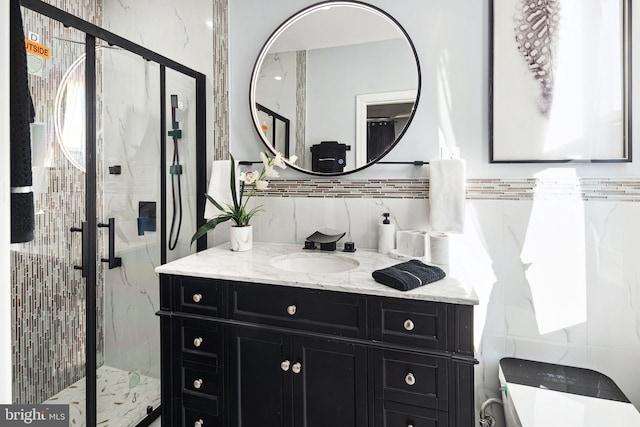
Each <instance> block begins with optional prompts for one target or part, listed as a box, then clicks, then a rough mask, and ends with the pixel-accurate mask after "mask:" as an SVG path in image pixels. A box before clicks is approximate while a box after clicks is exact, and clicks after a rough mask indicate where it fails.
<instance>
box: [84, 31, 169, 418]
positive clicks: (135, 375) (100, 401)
mask: <svg viewBox="0 0 640 427" xmlns="http://www.w3.org/2000/svg"><path fill="white" fill-rule="evenodd" d="M102 45H103V46H104V47H103V48H102V49H100V50H99V55H98V59H99V61H98V63H99V64H100V65H101V68H100V73H101V79H100V81H101V90H100V91H98V94H97V98H98V105H100V106H101V110H99V111H97V116H98V118H99V120H101V124H100V125H99V126H98V127H97V129H98V130H97V135H96V137H97V147H98V156H97V160H98V167H97V182H98V192H97V204H98V222H99V224H98V227H99V231H98V258H99V260H98V264H99V266H98V269H99V270H100V271H102V277H103V292H104V319H103V322H102V325H100V324H98V325H97V328H98V333H99V334H100V333H102V335H103V337H104V352H103V356H104V357H103V360H102V361H101V362H102V363H99V364H98V367H97V372H96V381H97V384H96V386H97V412H98V425H101V426H102V425H109V426H118V427H119V426H122V427H125V426H135V425H137V424H138V422H140V421H141V420H142V419H144V418H145V417H147V415H148V414H149V413H151V412H153V411H154V410H157V408H158V407H159V406H160V355H159V348H160V333H159V321H158V319H157V316H156V315H155V313H156V311H157V310H158V309H159V295H158V278H157V275H156V274H155V272H154V269H155V267H156V266H158V265H160V261H161V259H160V256H161V236H160V234H161V233H160V232H159V231H160V228H159V227H160V224H159V222H160V218H161V211H160V208H161V193H160V187H161V185H160V152H161V147H160V143H161V141H160V139H161V125H160V90H159V88H160V67H159V65H158V64H156V63H155V62H149V61H146V60H145V59H144V58H142V57H140V56H138V55H136V54H133V53H131V52H129V51H126V50H123V49H120V48H117V47H109V46H108V45H107V44H106V43H102ZM115 420H117V422H116V421H115ZM101 422H102V423H103V424H101Z"/></svg>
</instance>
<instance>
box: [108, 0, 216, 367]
mask: <svg viewBox="0 0 640 427" xmlns="http://www.w3.org/2000/svg"><path fill="white" fill-rule="evenodd" d="M151 3H153V4H151ZM215 5H217V6H218V7H219V5H218V4H217V3H213V2H212V1H211V0H198V1H194V2H188V3H184V2H183V3H180V2H173V1H164V0H163V1H161V2H156V1H154V2H142V1H138V0H135V1H133V0H123V1H119V2H107V3H105V7H104V23H105V24H104V26H105V28H107V29H109V30H110V31H113V32H115V33H117V34H120V35H122V36H123V37H127V38H129V39H130V40H133V41H135V42H136V43H139V44H141V45H143V46H145V47H147V48H149V49H152V50H154V51H156V52H159V53H161V54H163V55H165V56H167V57H169V58H171V59H173V60H176V61H178V62H180V63H183V64H184V65H186V66H189V67H191V68H194V69H195V70H197V71H201V72H203V73H206V74H207V80H208V83H207V84H208V85H210V84H211V81H212V74H213V73H212V72H211V71H210V69H212V68H213V63H212V62H211V56H212V46H211V40H212V32H213V31H212V29H211V28H212V27H213V26H214V22H213V17H212V14H213V7H214V6H215ZM168 16H170V17H171V18H170V19H167V17H168ZM158 22H163V23H164V24H163V25H157V23H158ZM216 25H217V24H216ZM168 34H171V37H167V35H168ZM220 43H223V41H222V40H220ZM104 79H105V81H104V85H105V88H107V87H108V88H109V90H108V91H107V90H105V127H104V133H105V141H108V143H107V144H105V156H104V161H105V165H104V166H105V167H106V166H111V165H121V167H122V174H121V175H107V176H106V177H105V192H104V204H105V218H108V217H114V218H116V230H117V231H116V251H117V256H120V257H121V258H122V267H121V268H117V269H113V270H109V271H107V273H106V278H105V363H106V364H107V365H109V366H113V367H116V368H120V369H125V370H132V371H134V370H135V371H139V372H141V373H142V374H144V375H149V376H152V377H156V378H158V377H159V374H160V359H159V352H158V348H159V345H160V341H159V340H160V333H159V322H158V319H157V316H155V312H156V311H157V310H158V309H159V296H158V277H157V275H156V274H155V272H154V268H155V267H156V266H158V265H159V264H160V232H159V231H160V226H161V223H160V217H161V214H162V212H161V205H160V203H161V200H160V166H159V164H160V150H161V145H160V144H161V140H160V108H161V107H160V99H159V90H158V88H159V85H160V81H159V67H158V65H157V64H155V63H148V62H146V61H145V60H144V59H142V58H139V57H136V56H135V55H132V54H128V53H126V52H122V51H117V50H112V51H109V52H105V71H104ZM215 85H217V86H216V88H220V87H223V86H224V83H223V82H222V83H220V82H218V81H216V82H215ZM166 88H167V105H166V106H165V107H166V113H167V117H168V119H169V120H170V118H171V109H170V104H169V100H170V96H171V95H173V94H175V95H178V101H179V102H180V103H181V104H182V107H181V109H180V111H179V113H178V116H179V120H178V121H179V128H180V129H181V130H182V138H181V139H179V140H178V145H177V148H178V153H179V164H180V165H182V172H183V174H182V175H181V178H180V187H181V191H182V218H183V219H182V224H181V226H180V237H179V239H178V243H177V245H176V248H175V250H168V251H167V261H171V260H173V259H177V258H181V257H183V256H185V255H187V254H189V253H192V252H194V251H195V247H191V245H190V240H191V236H192V235H193V233H194V232H195V230H196V227H195V218H196V214H195V198H196V190H195V188H196V182H195V178H196V176H195V113H196V111H195V108H196V103H195V80H194V79H192V78H190V77H186V76H184V75H182V74H180V73H178V72H176V71H173V70H171V69H166ZM211 92H213V89H211ZM209 108H211V105H209ZM208 111H209V113H208V114H209V116H212V115H213V113H211V110H208ZM221 120H222V119H221ZM207 124H208V125H209V122H208V123H207ZM167 128H168V129H170V128H171V123H170V122H168V123H167ZM165 149H166V155H167V163H166V164H165V165H164V166H163V167H164V168H165V169H166V170H167V179H166V186H167V187H166V188H167V194H166V197H167V198H166V201H167V210H166V213H165V215H166V217H167V229H166V231H167V236H169V234H170V230H171V218H172V216H173V212H174V209H175V211H176V212H178V211H179V209H180V208H179V204H178V203H176V205H175V208H174V205H173V203H172V184H171V175H170V174H169V173H168V171H169V167H170V166H171V163H172V159H173V155H174V149H175V147H174V143H173V140H172V138H170V137H167V143H166V146H165ZM176 188H177V180H176ZM143 201H148V202H156V203H157V204H156V218H157V219H156V227H157V228H156V230H157V231H156V232H150V231H146V232H144V234H143V235H138V227H137V218H138V209H139V203H140V202H143ZM177 225H178V224H177V223H176V229H177Z"/></svg>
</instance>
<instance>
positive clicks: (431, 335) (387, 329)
mask: <svg viewBox="0 0 640 427" xmlns="http://www.w3.org/2000/svg"><path fill="white" fill-rule="evenodd" d="M373 305H374V307H373V310H372V311H373V335H374V339H376V340H380V341H383V342H388V343H395V344H404V345H409V346H413V347H420V348H425V349H435V350H446V349H447V306H446V304H442V303H433V302H429V301H403V300H398V299H382V298H377V299H375V300H373Z"/></svg>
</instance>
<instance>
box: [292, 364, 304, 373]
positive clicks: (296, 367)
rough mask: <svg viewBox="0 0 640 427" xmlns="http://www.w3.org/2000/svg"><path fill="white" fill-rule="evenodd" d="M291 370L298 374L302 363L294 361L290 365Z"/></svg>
mask: <svg viewBox="0 0 640 427" xmlns="http://www.w3.org/2000/svg"><path fill="white" fill-rule="evenodd" d="M291 370H292V371H293V373H294V374H299V373H300V371H301V370H302V365H301V364H300V362H296V363H294V364H293V366H292V367H291Z"/></svg>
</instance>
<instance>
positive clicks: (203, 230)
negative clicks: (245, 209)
mask: <svg viewBox="0 0 640 427" xmlns="http://www.w3.org/2000/svg"><path fill="white" fill-rule="evenodd" d="M232 217H233V215H231V214H225V215H219V216H217V217H215V218H213V219H210V220H209V221H208V222H207V223H206V224H205V225H203V226H202V227H200V228H199V229H198V231H196V234H194V235H193V237H192V238H191V244H192V245H193V242H195V241H196V240H198V239H199V238H200V237H202V236H204V235H205V234H207V233H208V232H209V231H211V230H213V229H214V228H216V226H217V225H218V224H221V223H223V222H225V221H229V220H230V219H231V218H232Z"/></svg>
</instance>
